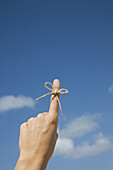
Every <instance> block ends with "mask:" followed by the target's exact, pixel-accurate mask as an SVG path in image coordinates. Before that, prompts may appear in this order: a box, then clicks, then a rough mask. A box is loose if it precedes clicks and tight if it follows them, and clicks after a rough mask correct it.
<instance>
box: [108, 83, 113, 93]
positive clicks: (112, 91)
mask: <svg viewBox="0 0 113 170" xmlns="http://www.w3.org/2000/svg"><path fill="white" fill-rule="evenodd" d="M108 91H109V93H113V84H112V86H111V87H109V89H108Z"/></svg>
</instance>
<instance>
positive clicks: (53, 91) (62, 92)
mask: <svg viewBox="0 0 113 170" xmlns="http://www.w3.org/2000/svg"><path fill="white" fill-rule="evenodd" d="M47 84H49V85H51V87H52V89H51V88H50V87H48V86H47ZM44 85H45V87H46V88H47V89H48V90H50V91H51V92H50V93H46V94H44V95H43V96H41V97H38V98H37V99H36V100H39V99H41V98H43V97H45V96H47V95H50V94H53V95H55V96H56V97H57V100H58V103H59V106H60V111H61V114H62V115H63V112H62V107H61V104H60V100H59V98H58V96H57V95H58V94H66V93H68V90H67V89H60V90H56V89H54V88H53V85H52V84H51V83H50V82H45V84H44Z"/></svg>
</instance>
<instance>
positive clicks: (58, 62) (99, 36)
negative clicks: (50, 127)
mask: <svg viewBox="0 0 113 170" xmlns="http://www.w3.org/2000/svg"><path fill="white" fill-rule="evenodd" d="M112 9H113V2H112V1H110V0H108V1H107V0H105V1H101V0H98V1H97V0H96V1H83V0H80V1H72V0H70V1H67V0H65V1H63V0H60V1H55V0H54V1H49V0H48V1H38V0H37V1H35V0H32V1H22V0H20V1H8V0H4V1H0V25H1V26H0V136H1V138H0V169H2V170H8V169H9V170H12V169H14V167H15V164H16V162H17V159H18V156H19V148H18V139H19V127H20V125H21V123H23V122H25V121H27V120H28V119H29V118H30V117H33V116H34V117H35V116H37V114H38V113H41V112H44V111H48V108H49V101H50V96H48V97H45V98H43V99H41V100H39V101H37V102H35V99H36V98H37V97H39V96H41V95H43V94H45V93H47V92H48V90H47V89H46V88H45V87H44V86H43V85H44V83H45V82H46V81H50V82H52V81H53V80H54V79H55V78H58V79H60V81H61V87H62V88H63V87H64V88H67V89H68V90H69V93H68V94H66V95H62V96H61V104H62V109H63V113H64V116H63V117H62V116H61V114H60V110H59V126H58V131H59V140H58V142H57V146H56V148H55V153H54V155H53V157H52V159H51V160H50V162H49V164H48V167H47V170H53V169H54V170H58V169H65V170H69V169H72V170H75V169H77V170H88V169H91V170H95V169H96V170H112V169H113V10H112Z"/></svg>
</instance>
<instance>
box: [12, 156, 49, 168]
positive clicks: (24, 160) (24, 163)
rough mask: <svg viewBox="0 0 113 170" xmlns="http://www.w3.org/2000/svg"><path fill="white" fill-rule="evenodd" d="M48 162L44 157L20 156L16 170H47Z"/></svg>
mask: <svg viewBox="0 0 113 170" xmlns="http://www.w3.org/2000/svg"><path fill="white" fill-rule="evenodd" d="M46 166H47V161H46V160H45V159H44V158H43V157H39V158H37V157H36V156H33V157H32V156H28V155H27V156H26V157H25V156H22V155H20V157H19V159H18V162H17V165H16V167H15V170H26V169H27V170H31V169H33V170H45V168H46Z"/></svg>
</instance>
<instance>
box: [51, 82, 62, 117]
mask: <svg viewBox="0 0 113 170" xmlns="http://www.w3.org/2000/svg"><path fill="white" fill-rule="evenodd" d="M53 89H54V90H60V81H59V80H58V79H55V80H54V81H53ZM57 96H58V98H59V99H60V94H57ZM57 96H55V95H54V94H52V96H51V100H50V108H49V115H50V116H51V117H53V118H58V108H59V103H58V99H57Z"/></svg>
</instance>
